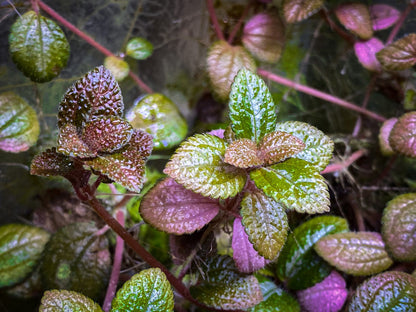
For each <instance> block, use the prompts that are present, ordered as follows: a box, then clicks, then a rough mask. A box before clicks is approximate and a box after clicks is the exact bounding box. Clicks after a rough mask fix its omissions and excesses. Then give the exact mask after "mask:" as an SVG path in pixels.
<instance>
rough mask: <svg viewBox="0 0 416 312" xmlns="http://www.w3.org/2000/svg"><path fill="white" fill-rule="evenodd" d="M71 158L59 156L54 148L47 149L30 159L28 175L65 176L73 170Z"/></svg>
mask: <svg viewBox="0 0 416 312" xmlns="http://www.w3.org/2000/svg"><path fill="white" fill-rule="evenodd" d="M74 165H75V164H74V162H73V160H72V158H71V157H68V156H65V155H63V154H59V153H57V152H56V148H54V147H53V148H51V149H47V150H46V151H45V152H43V153H40V154H39V155H36V156H35V157H34V158H33V159H32V164H31V166H30V174H34V175H39V176H46V177H49V176H59V175H62V176H65V175H66V174H67V173H69V172H71V170H73V169H74Z"/></svg>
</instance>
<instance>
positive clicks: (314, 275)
mask: <svg viewBox="0 0 416 312" xmlns="http://www.w3.org/2000/svg"><path fill="white" fill-rule="evenodd" d="M346 231H348V223H347V221H346V220H345V219H343V218H340V217H335V216H319V217H315V218H312V219H310V220H308V221H306V222H305V223H303V224H301V225H300V226H298V227H297V228H296V229H295V230H294V231H293V232H292V233H290V234H289V236H288V238H287V240H286V244H285V245H284V247H283V249H282V252H281V253H280V256H279V259H278V262H277V265H276V272H277V275H278V277H279V278H280V279H281V280H285V281H287V285H288V287H289V288H291V289H305V288H308V287H311V286H313V285H315V284H316V283H318V282H320V281H322V280H323V279H324V278H325V277H326V276H327V275H328V274H329V273H330V271H331V268H330V267H329V266H328V265H327V264H326V263H325V261H323V260H322V259H321V258H319V257H318V255H317V254H316V253H315V251H314V250H313V246H314V244H315V243H316V242H317V241H318V240H319V239H320V238H322V237H324V236H326V235H328V234H333V233H339V232H346Z"/></svg>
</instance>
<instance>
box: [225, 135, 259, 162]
mask: <svg viewBox="0 0 416 312" xmlns="http://www.w3.org/2000/svg"><path fill="white" fill-rule="evenodd" d="M224 162H226V163H227V164H230V165H233V166H236V167H239V168H249V167H254V166H259V165H261V164H263V162H262V160H261V159H260V158H259V157H258V156H257V144H256V143H254V142H253V141H251V140H250V139H239V140H236V141H234V142H232V143H231V144H230V145H229V146H228V147H227V150H226V151H225V154H224Z"/></svg>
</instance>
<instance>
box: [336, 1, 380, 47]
mask: <svg viewBox="0 0 416 312" xmlns="http://www.w3.org/2000/svg"><path fill="white" fill-rule="evenodd" d="M335 15H336V16H337V18H338V20H339V21H340V23H341V24H342V25H344V27H345V28H346V29H348V30H349V31H351V32H352V33H354V34H355V35H357V36H359V37H360V38H361V39H364V40H368V39H370V38H371V37H372V36H373V22H372V20H371V17H370V11H369V9H368V6H367V5H365V4H362V3H356V2H355V3H345V4H341V5H339V6H338V7H337V8H336V9H335Z"/></svg>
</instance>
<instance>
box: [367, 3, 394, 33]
mask: <svg viewBox="0 0 416 312" xmlns="http://www.w3.org/2000/svg"><path fill="white" fill-rule="evenodd" d="M370 16H371V20H372V21H373V30H374V31H378V30H382V29H386V28H389V27H391V26H393V25H394V24H396V22H397V21H398V19H399V18H400V11H399V10H397V9H396V8H394V7H392V6H391V5H388V4H374V5H371V6H370Z"/></svg>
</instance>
